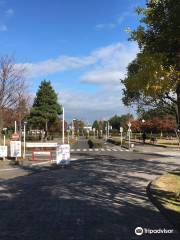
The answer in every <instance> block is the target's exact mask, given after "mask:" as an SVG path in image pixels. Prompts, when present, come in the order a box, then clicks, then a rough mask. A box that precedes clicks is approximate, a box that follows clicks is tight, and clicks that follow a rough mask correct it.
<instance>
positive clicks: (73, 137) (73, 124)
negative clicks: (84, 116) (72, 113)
mask: <svg viewBox="0 0 180 240" xmlns="http://www.w3.org/2000/svg"><path fill="white" fill-rule="evenodd" d="M75 120H76V119H75V118H74V119H73V120H72V138H73V139H74V121H75Z"/></svg>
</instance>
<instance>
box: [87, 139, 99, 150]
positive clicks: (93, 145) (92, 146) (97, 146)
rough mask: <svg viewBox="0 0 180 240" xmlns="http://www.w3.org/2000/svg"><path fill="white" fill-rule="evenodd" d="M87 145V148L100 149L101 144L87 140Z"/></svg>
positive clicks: (93, 140)
mask: <svg viewBox="0 0 180 240" xmlns="http://www.w3.org/2000/svg"><path fill="white" fill-rule="evenodd" d="M88 145H89V148H101V147H102V143H101V142H99V141H97V140H95V139H89V140H88Z"/></svg>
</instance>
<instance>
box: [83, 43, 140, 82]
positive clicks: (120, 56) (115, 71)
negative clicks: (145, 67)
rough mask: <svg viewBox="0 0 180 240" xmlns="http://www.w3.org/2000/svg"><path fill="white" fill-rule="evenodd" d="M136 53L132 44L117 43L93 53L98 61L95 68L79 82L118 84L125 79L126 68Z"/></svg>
mask: <svg viewBox="0 0 180 240" xmlns="http://www.w3.org/2000/svg"><path fill="white" fill-rule="evenodd" d="M137 52H138V48H137V46H136V45H134V44H127V45H124V44H122V43H117V44H113V45H110V46H108V47H106V48H102V49H100V50H99V51H96V52H94V53H93V54H95V55H96V56H97V57H98V58H99V59H101V60H100V61H99V63H98V64H96V66H95V68H94V69H93V70H91V71H89V72H86V73H85V74H84V75H83V76H82V77H81V82H83V83H92V84H103V85H104V84H109V85H112V84H119V83H120V79H122V78H124V77H125V74H126V68H127V65H128V64H129V62H131V61H132V60H133V59H134V58H135V56H136V54H137Z"/></svg>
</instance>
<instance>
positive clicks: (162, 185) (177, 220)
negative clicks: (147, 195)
mask: <svg viewBox="0 0 180 240" xmlns="http://www.w3.org/2000/svg"><path fill="white" fill-rule="evenodd" d="M151 192H152V194H153V197H154V198H155V199H156V201H157V202H158V205H160V206H162V208H163V209H165V211H166V212H167V216H168V218H169V220H170V221H171V222H172V223H174V224H175V226H177V227H178V229H180V171H175V172H169V173H167V174H165V175H163V176H161V177H160V178H159V179H157V180H155V181H153V183H152V186H151Z"/></svg>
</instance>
